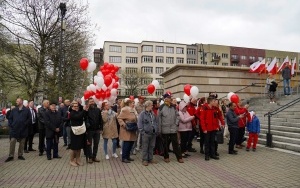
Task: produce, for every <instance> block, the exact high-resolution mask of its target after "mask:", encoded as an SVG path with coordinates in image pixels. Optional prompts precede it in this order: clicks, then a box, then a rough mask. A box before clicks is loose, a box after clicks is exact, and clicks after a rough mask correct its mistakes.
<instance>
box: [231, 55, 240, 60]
mask: <svg viewBox="0 0 300 188" xmlns="http://www.w3.org/2000/svg"><path fill="white" fill-rule="evenodd" d="M238 57H239V56H238V55H231V58H232V59H238Z"/></svg>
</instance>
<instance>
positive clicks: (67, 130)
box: [59, 99, 71, 149]
mask: <svg viewBox="0 0 300 188" xmlns="http://www.w3.org/2000/svg"><path fill="white" fill-rule="evenodd" d="M64 104H65V106H64V107H63V108H60V109H59V113H60V115H61V117H62V119H63V122H64V123H63V130H62V133H63V138H64V146H68V147H67V149H70V146H71V127H70V119H69V110H70V100H69V99H66V100H65V101H64Z"/></svg>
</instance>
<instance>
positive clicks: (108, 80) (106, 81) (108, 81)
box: [104, 75, 112, 87]
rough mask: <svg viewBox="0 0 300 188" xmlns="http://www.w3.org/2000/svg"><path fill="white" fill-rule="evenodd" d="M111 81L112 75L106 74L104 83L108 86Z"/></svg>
mask: <svg viewBox="0 0 300 188" xmlns="http://www.w3.org/2000/svg"><path fill="white" fill-rule="evenodd" d="M111 82H112V77H111V76H110V75H106V76H105V77H104V84H105V85H106V86H107V87H108V86H109V85H110V84H111Z"/></svg>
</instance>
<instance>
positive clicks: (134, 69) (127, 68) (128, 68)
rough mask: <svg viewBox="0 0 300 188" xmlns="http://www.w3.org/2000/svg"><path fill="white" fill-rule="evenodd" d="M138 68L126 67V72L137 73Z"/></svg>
mask: <svg viewBox="0 0 300 188" xmlns="http://www.w3.org/2000/svg"><path fill="white" fill-rule="evenodd" d="M137 71H138V69H137V68H132V67H126V69H125V72H126V74H134V73H137Z"/></svg>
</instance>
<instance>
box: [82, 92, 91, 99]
mask: <svg viewBox="0 0 300 188" xmlns="http://www.w3.org/2000/svg"><path fill="white" fill-rule="evenodd" d="M83 97H84V99H88V98H90V92H89V91H85V92H84V94H83Z"/></svg>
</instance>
